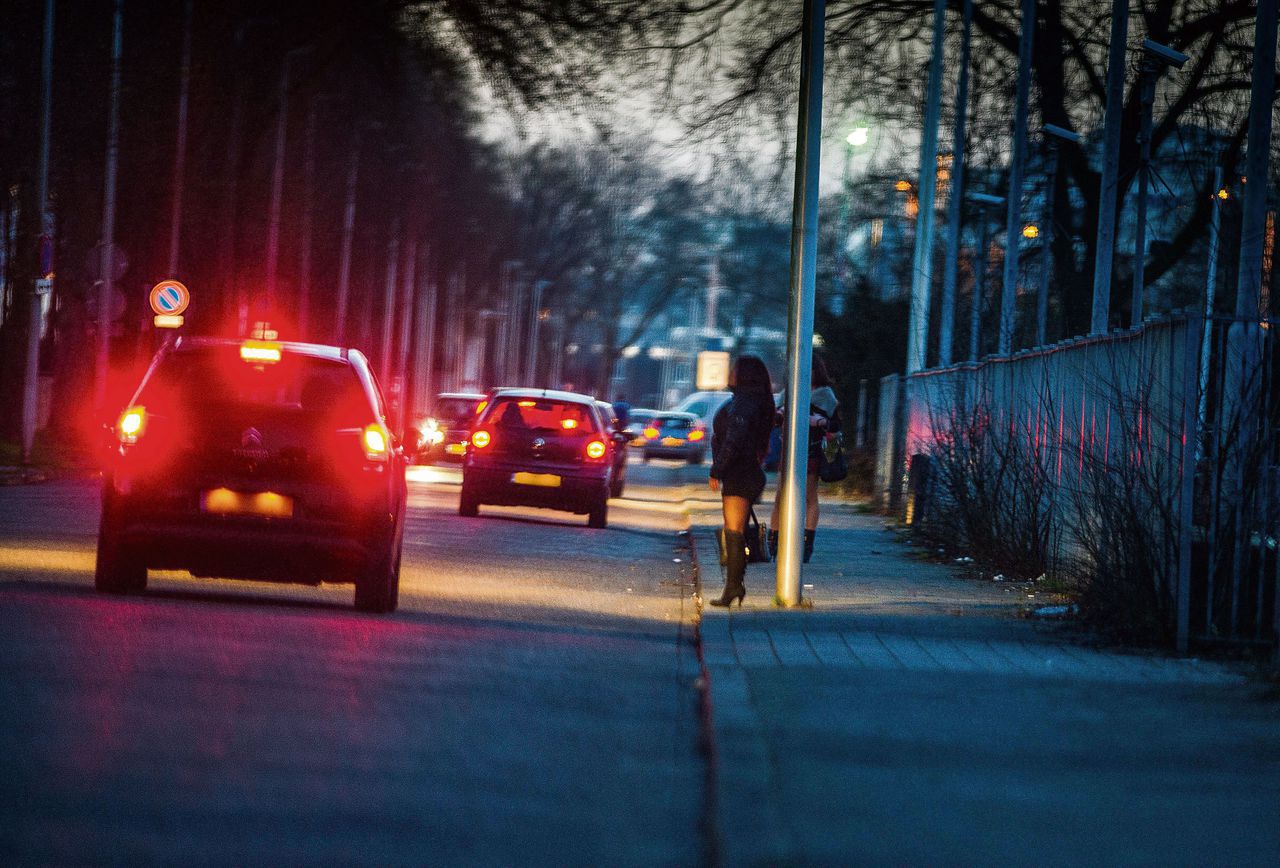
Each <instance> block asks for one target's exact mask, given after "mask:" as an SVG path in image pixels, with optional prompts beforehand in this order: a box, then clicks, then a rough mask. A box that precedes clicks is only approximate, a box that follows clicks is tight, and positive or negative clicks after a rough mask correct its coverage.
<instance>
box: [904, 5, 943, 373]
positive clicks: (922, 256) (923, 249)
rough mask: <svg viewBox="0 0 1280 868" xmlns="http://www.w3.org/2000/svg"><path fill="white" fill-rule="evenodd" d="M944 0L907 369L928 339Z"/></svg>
mask: <svg viewBox="0 0 1280 868" xmlns="http://www.w3.org/2000/svg"><path fill="white" fill-rule="evenodd" d="M946 14H947V0H934V3H933V53H932V55H931V56H930V60H929V83H928V89H927V91H926V94H925V109H924V129H923V132H922V133H921V139H920V179H919V184H918V185H917V188H916V189H917V191H918V198H917V201H918V203H919V212H918V216H917V218H916V241H915V250H914V252H913V254H912V268H911V309H910V313H909V315H908V316H909V319H908V325H907V373H908V374H914V373H915V372H916V371H919V370H923V369H924V364H925V352H926V350H927V348H928V340H929V297H930V295H931V294H932V292H933V203H934V194H935V192H936V189H937V183H938V115H939V114H940V112H941V107H942V38H943V35H944V34H945V30H946Z"/></svg>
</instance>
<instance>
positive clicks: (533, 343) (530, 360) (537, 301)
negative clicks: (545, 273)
mask: <svg viewBox="0 0 1280 868" xmlns="http://www.w3.org/2000/svg"><path fill="white" fill-rule="evenodd" d="M545 286H546V281H544V280H535V281H534V282H533V286H532V287H531V291H532V293H533V298H532V300H531V302H530V306H529V343H528V348H527V352H526V355H525V360H524V382H525V385H526V386H536V385H537V384H538V341H539V339H540V337H541V336H540V334H539V332H540V331H541V328H542V291H543V289H544V288H545Z"/></svg>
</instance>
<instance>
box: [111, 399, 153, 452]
mask: <svg viewBox="0 0 1280 868" xmlns="http://www.w3.org/2000/svg"><path fill="white" fill-rule="evenodd" d="M146 425H147V411H146V410H145V409H144V408H142V407H130V408H129V409H127V410H125V411H124V412H123V413H121V414H120V421H119V422H118V423H117V424H116V433H117V435H118V436H119V437H120V442H121V443H124V444H125V445H128V446H132V445H133V444H134V443H137V442H138V438H139V437H141V436H142V429H143V428H145V427H146Z"/></svg>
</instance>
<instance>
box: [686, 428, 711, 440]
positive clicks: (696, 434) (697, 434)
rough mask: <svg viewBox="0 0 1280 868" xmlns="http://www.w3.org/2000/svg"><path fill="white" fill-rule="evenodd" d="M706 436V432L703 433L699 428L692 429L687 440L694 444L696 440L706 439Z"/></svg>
mask: <svg viewBox="0 0 1280 868" xmlns="http://www.w3.org/2000/svg"><path fill="white" fill-rule="evenodd" d="M706 436H707V432H706V431H703V430H702V429H701V428H694V429H693V430H692V431H690V432H689V439H690V440H693V441H695V442H696V441H698V440H701V439H702V438H703V437H706Z"/></svg>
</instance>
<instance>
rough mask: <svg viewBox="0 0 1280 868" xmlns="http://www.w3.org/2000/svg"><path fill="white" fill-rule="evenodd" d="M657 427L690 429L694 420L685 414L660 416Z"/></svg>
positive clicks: (676, 429)
mask: <svg viewBox="0 0 1280 868" xmlns="http://www.w3.org/2000/svg"><path fill="white" fill-rule="evenodd" d="M657 427H659V428H670V429H672V430H675V431H688V430H689V429H690V428H692V427H693V420H692V419H689V418H687V417H685V416H660V417H659V418H658V424H657Z"/></svg>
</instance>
